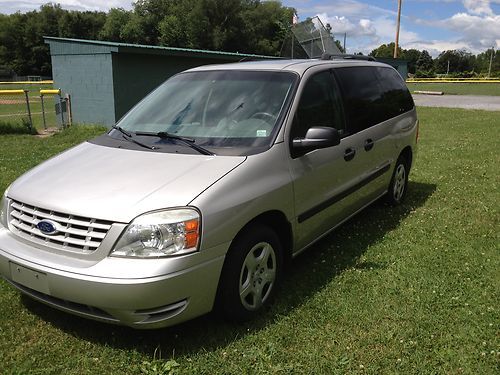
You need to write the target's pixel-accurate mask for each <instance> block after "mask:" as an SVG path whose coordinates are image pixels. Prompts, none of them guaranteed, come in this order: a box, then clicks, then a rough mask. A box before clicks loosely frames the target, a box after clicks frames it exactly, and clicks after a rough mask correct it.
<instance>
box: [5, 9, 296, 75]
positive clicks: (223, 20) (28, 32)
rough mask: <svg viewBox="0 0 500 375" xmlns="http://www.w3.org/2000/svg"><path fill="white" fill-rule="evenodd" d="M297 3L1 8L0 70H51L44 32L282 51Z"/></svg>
mask: <svg viewBox="0 0 500 375" xmlns="http://www.w3.org/2000/svg"><path fill="white" fill-rule="evenodd" d="M294 12H295V9H294V8H290V7H285V6H283V5H282V4H281V2H279V1H260V0H139V1H136V2H135V3H134V5H133V9H132V10H130V11H128V10H124V9H121V8H114V9H111V10H110V11H108V12H107V13H105V12H97V11H84V12H81V11H70V10H65V9H62V8H61V6H60V5H58V4H50V3H49V4H46V5H42V6H41V7H40V9H39V10H35V11H31V12H27V13H20V12H17V13H14V14H11V15H5V14H0V75H2V72H3V75H6V74H7V73H8V72H9V71H14V72H15V73H17V74H18V75H42V76H50V75H51V74H52V72H51V64H50V53H49V47H48V45H46V44H44V41H43V36H53V37H63V38H76V39H91V40H106V41H114V42H124V43H137V44H150V45H160V46H170V47H183V48H197V49H210V50H223V51H230V52H242V53H254V54H262V55H272V56H278V55H279V53H280V49H281V45H282V43H283V40H284V39H285V37H286V35H287V33H288V31H289V27H290V24H291V22H292V16H293V14H294Z"/></svg>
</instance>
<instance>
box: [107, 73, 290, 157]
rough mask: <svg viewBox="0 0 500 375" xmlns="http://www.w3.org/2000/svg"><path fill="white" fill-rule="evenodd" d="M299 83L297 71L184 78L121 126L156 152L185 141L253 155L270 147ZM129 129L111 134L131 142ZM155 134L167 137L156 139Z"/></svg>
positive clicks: (166, 87) (149, 98) (140, 106)
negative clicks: (146, 135) (182, 140)
mask: <svg viewBox="0 0 500 375" xmlns="http://www.w3.org/2000/svg"><path fill="white" fill-rule="evenodd" d="M296 80H297V76H296V75H295V74H294V73H290V72H274V71H235V70H226V71H200V72H188V73H182V74H178V75H176V76H174V77H173V78H171V79H169V80H168V81H166V82H165V83H163V84H162V85H161V86H160V87H158V88H157V89H156V90H155V91H153V92H152V93H151V94H149V95H148V96H147V97H146V98H145V99H143V100H142V101H141V102H140V103H139V104H138V105H137V106H135V107H134V108H133V109H132V110H131V111H130V112H129V113H128V114H127V115H125V117H123V118H122V119H121V120H120V121H119V122H118V124H117V126H118V127H119V128H120V129H121V130H123V131H125V132H128V133H129V135H131V136H132V137H134V138H135V140H138V139H139V140H140V142H141V143H146V144H147V145H149V146H152V147H153V149H155V147H156V149H161V148H164V147H165V145H167V144H172V143H175V144H176V145H177V144H178V143H179V142H178V141H179V137H182V138H184V140H186V139H187V140H188V141H190V142H192V143H194V144H195V145H197V146H201V147H203V148H208V149H211V150H213V152H214V153H216V154H217V153H220V152H221V151H224V152H222V154H226V155H228V154H229V155H231V154H233V155H241V154H253V153H255V152H260V150H259V149H267V148H268V147H270V145H271V143H272V141H273V140H274V136H275V134H276V132H277V131H278V129H279V124H280V123H281V120H282V119H281V117H282V114H283V112H284V109H285V107H286V106H287V103H288V100H287V99H289V97H290V93H291V91H292V88H293V86H294V83H295V81H296ZM123 131H121V132H119V131H117V130H116V129H115V130H112V131H111V132H110V133H109V135H110V136H111V137H116V138H122V137H123V138H126V137H125V135H123ZM136 133H137V134H136ZM141 133H142V135H143V136H141ZM144 133H147V134H148V135H149V137H144ZM154 134H161V135H163V136H157V137H154V136H153V137H151V135H154ZM165 134H167V135H172V136H173V137H168V136H165ZM184 143H186V142H184ZM220 149H224V150H220ZM231 149H234V151H231Z"/></svg>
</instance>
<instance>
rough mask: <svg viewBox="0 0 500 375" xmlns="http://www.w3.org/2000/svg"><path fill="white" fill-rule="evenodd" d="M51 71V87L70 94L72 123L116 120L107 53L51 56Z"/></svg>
mask: <svg viewBox="0 0 500 375" xmlns="http://www.w3.org/2000/svg"><path fill="white" fill-rule="evenodd" d="M51 48H52V46H51ZM52 72H53V75H54V87H55V88H61V89H62V91H63V93H68V94H70V95H71V102H72V106H71V108H72V111H73V122H75V123H95V124H104V125H113V124H114V123H115V111H114V97H113V69H112V59H111V54H110V53H108V54H89V55H71V54H70V55H52Z"/></svg>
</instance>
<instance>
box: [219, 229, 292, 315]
mask: <svg viewBox="0 0 500 375" xmlns="http://www.w3.org/2000/svg"><path fill="white" fill-rule="evenodd" d="M282 263H283V261H282V249H281V244H280V241H279V238H278V236H277V235H276V234H275V233H274V231H273V230H271V229H270V228H268V227H266V226H261V225H255V226H252V227H250V228H248V229H247V230H245V231H244V232H243V233H242V234H240V235H239V236H238V237H237V238H236V239H235V241H234V243H233V244H232V245H231V248H230V249H229V252H228V254H227V256H226V260H225V262H224V267H223V270H222V275H221V280H220V283H219V293H218V301H217V304H218V309H219V311H221V312H222V314H223V316H224V317H225V318H226V319H228V320H232V321H245V320H248V319H251V318H253V317H254V316H255V315H257V314H258V313H259V312H260V310H261V309H262V308H263V307H264V306H266V305H268V304H269V302H270V301H271V299H272V297H273V296H274V293H275V291H276V286H277V283H278V281H279V279H280V276H281V272H282Z"/></svg>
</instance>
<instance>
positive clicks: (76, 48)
mask: <svg viewBox="0 0 500 375" xmlns="http://www.w3.org/2000/svg"><path fill="white" fill-rule="evenodd" d="M44 39H45V43H47V44H48V45H49V46H50V56H51V60H52V74H53V79H54V87H56V88H61V90H62V91H63V93H68V94H70V95H71V103H72V105H71V109H72V116H73V121H74V122H76V123H94V124H103V125H107V126H112V125H113V124H115V123H116V121H118V120H119V119H120V118H121V117H122V116H123V115H124V114H125V113H126V112H127V111H128V110H129V109H130V108H132V106H134V105H135V104H136V103H137V102H138V101H139V100H141V99H142V98H143V97H144V96H145V95H146V94H147V93H149V92H150V91H151V90H153V89H154V88H155V87H157V86H158V85H159V84H160V83H162V82H163V81H165V80H166V79H167V78H169V77H171V76H172V75H174V74H176V73H178V72H181V71H183V70H186V69H189V68H193V67H196V66H200V65H207V64H220V63H226V62H236V61H240V60H241V59H245V58H247V59H272V58H274V57H270V56H261V55H251V54H244V53H232V52H221V51H206V50H195V49H187V48H173V47H159V46H146V45H138V44H127V43H113V42H105V41H96V40H82V39H67V38H54V37H45V38H44Z"/></svg>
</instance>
